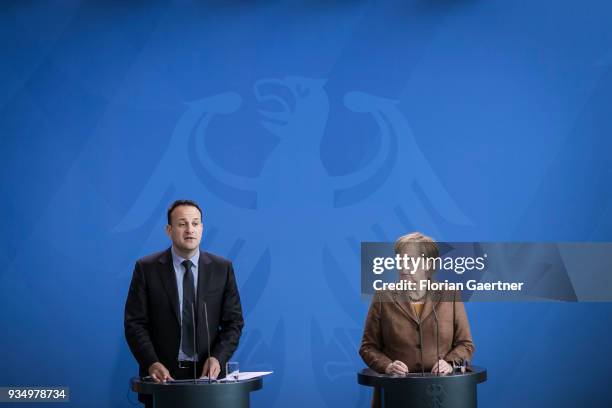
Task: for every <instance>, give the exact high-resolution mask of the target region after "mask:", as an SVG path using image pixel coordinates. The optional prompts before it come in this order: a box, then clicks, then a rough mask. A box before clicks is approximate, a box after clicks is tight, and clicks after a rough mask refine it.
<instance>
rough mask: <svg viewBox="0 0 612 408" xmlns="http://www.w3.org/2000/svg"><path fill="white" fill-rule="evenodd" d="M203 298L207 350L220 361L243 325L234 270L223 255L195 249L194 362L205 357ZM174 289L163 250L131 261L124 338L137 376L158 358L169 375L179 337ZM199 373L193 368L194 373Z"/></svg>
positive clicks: (233, 346)
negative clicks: (196, 355)
mask: <svg viewBox="0 0 612 408" xmlns="http://www.w3.org/2000/svg"><path fill="white" fill-rule="evenodd" d="M204 302H206V305H207V308H208V328H209V330H210V353H211V355H212V356H214V357H216V358H217V360H219V362H220V363H221V369H222V371H223V369H224V367H225V363H226V362H227V361H228V360H229V358H230V357H231V356H232V354H233V353H234V351H235V350H236V348H237V347H238V341H239V339H240V335H241V333H242V327H243V326H244V320H243V318H242V307H241V305H240V296H239V294H238V287H237V285H236V279H235V277H234V269H233V267H232V264H231V262H230V261H228V260H227V259H224V258H221V257H219V256H216V255H213V254H211V253H208V252H204V251H200V259H199V262H198V288H197V299H196V346H197V350H198V361H199V362H200V364H201V363H202V361H204V360H205V359H206V358H207V348H208V341H207V335H206V323H205V322H206V320H205V315H204ZM179 310H180V309H179V301H178V288H177V284H176V275H175V272H174V267H173V264H172V252H171V251H170V249H167V250H165V251H163V252H158V253H155V254H152V255H149V256H146V257H144V258H142V259H140V260H138V261H137V262H136V266H135V267H134V274H133V276H132V283H131V284H130V290H129V293H128V297H127V301H126V302H125V321H124V323H125V337H126V339H127V342H128V345H129V347H130V350H131V351H132V354H134V357H135V358H136V360H137V361H138V364H139V366H140V369H139V372H140V375H141V376H146V375H148V369H149V366H150V365H151V364H153V363H155V362H156V361H159V362H161V363H162V364H163V365H164V366H166V368H168V370H169V371H170V374H171V375H173V376H175V372H176V370H177V369H178V365H177V358H178V351H179V345H180V339H181V325H180V321H181V320H180V319H181V318H180V315H179ZM199 374H201V373H198V375H199Z"/></svg>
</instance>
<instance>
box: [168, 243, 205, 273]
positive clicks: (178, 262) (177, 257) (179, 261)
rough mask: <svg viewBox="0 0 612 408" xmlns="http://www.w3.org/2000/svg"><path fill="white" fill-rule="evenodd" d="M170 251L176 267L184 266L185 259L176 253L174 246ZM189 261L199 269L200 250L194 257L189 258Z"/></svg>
mask: <svg viewBox="0 0 612 408" xmlns="http://www.w3.org/2000/svg"><path fill="white" fill-rule="evenodd" d="M170 251H171V252H172V262H173V263H174V265H176V266H179V265H182V263H183V261H185V258H183V257H182V256H180V255H179V254H177V253H176V251H175V250H174V245H172V247H171V248H170ZM189 260H190V261H191V263H193V265H194V266H195V267H196V268H197V267H198V261H199V260H200V251H199V250H198V251H197V252H196V253H195V255H194V256H192V257H191V258H189Z"/></svg>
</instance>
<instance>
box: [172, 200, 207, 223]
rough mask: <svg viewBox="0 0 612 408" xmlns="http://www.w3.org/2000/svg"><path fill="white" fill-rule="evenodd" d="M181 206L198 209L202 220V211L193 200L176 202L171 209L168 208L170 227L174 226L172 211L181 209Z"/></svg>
mask: <svg viewBox="0 0 612 408" xmlns="http://www.w3.org/2000/svg"><path fill="white" fill-rule="evenodd" d="M181 205H189V206H191V207H195V208H197V209H198V211H199V212H200V220H201V219H202V209H201V208H200V206H199V205H198V203H196V202H195V201H193V200H176V201H175V202H173V203H172V204H171V205H170V207H168V213H167V216H168V225H172V211H174V209H175V208H176V207H179V206H181Z"/></svg>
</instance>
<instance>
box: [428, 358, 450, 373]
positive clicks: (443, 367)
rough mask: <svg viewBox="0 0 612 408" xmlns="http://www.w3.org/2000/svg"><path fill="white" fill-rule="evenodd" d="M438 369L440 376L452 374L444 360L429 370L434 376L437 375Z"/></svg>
mask: <svg viewBox="0 0 612 408" xmlns="http://www.w3.org/2000/svg"><path fill="white" fill-rule="evenodd" d="M438 367H440V374H450V373H452V372H453V367H451V365H450V364H448V363H447V362H446V361H444V360H439V361H438V362H437V363H436V364H435V365H434V366H433V368H432V369H431V372H432V373H434V374H437V373H438Z"/></svg>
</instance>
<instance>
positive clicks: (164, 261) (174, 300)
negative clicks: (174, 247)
mask: <svg viewBox="0 0 612 408" xmlns="http://www.w3.org/2000/svg"><path fill="white" fill-rule="evenodd" d="M159 263H160V264H161V265H160V272H161V273H160V275H161V279H162V283H163V285H164V289H166V293H167V294H168V297H169V298H170V304H171V305H172V311H173V312H174V316H175V317H176V321H177V323H178V324H179V326H180V324H181V317H180V316H179V310H180V309H179V301H178V288H177V287H176V274H175V272H174V265H173V264H172V252H171V251H170V248H168V250H167V251H166V252H164V253H163V254H162V255H161V256H160V257H159Z"/></svg>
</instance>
